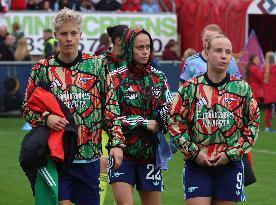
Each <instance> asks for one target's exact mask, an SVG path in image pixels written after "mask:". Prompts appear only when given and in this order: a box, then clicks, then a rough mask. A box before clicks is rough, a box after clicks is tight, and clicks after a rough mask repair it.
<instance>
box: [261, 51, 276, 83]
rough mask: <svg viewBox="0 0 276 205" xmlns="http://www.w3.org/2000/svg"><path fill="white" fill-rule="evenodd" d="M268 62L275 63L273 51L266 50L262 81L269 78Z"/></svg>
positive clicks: (267, 80) (266, 80)
mask: <svg viewBox="0 0 276 205" xmlns="http://www.w3.org/2000/svg"><path fill="white" fill-rule="evenodd" d="M270 64H275V59H274V53H273V52H272V51H268V52H266V54H265V71H264V83H268V82H269V80H270Z"/></svg>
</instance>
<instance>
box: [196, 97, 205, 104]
mask: <svg viewBox="0 0 276 205" xmlns="http://www.w3.org/2000/svg"><path fill="white" fill-rule="evenodd" d="M196 105H201V106H203V105H207V101H206V100H205V98H204V97H202V98H201V99H199V100H198V101H197V103H196Z"/></svg>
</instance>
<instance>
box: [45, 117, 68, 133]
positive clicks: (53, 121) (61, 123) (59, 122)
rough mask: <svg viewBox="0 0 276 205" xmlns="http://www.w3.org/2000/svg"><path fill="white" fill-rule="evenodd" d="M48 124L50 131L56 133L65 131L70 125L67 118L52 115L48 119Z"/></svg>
mask: <svg viewBox="0 0 276 205" xmlns="http://www.w3.org/2000/svg"><path fill="white" fill-rule="evenodd" d="M46 124H47V126H48V127H49V128H50V129H52V130H54V131H60V130H62V129H64V128H65V127H66V125H67V124H69V122H68V121H67V120H66V119H65V118H62V117H60V116H57V115H54V114H50V115H49V116H48V118H47V122H46Z"/></svg>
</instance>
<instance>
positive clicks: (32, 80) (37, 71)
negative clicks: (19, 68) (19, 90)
mask: <svg viewBox="0 0 276 205" xmlns="http://www.w3.org/2000/svg"><path fill="white" fill-rule="evenodd" d="M46 81H47V79H46V75H45V68H44V66H42V65H41V64H39V63H37V64H35V65H34V66H33V68H32V71H31V75H30V77H29V80H28V84H27V88H26V92H25V97H24V101H23V105H22V114H23V117H24V118H25V120H26V121H27V122H28V123H29V124H31V125H32V126H33V127H35V126H38V125H44V124H45V123H46V122H45V116H47V115H48V114H49V113H48V112H44V113H39V112H33V111H32V110H31V109H30V107H28V103H27V102H28V99H29V98H30V97H31V95H32V93H33V91H34V89H35V88H36V87H37V85H39V84H44V83H45V84H46Z"/></svg>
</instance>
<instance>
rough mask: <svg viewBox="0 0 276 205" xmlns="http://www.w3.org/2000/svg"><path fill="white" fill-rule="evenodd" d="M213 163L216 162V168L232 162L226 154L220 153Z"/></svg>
mask: <svg viewBox="0 0 276 205" xmlns="http://www.w3.org/2000/svg"><path fill="white" fill-rule="evenodd" d="M212 161H213V162H214V166H215V167H217V166H222V165H226V164H228V163H229V162H230V160H229V159H228V157H227V156H226V154H225V152H220V153H218V155H217V156H215V157H214V159H213V160H212Z"/></svg>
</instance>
